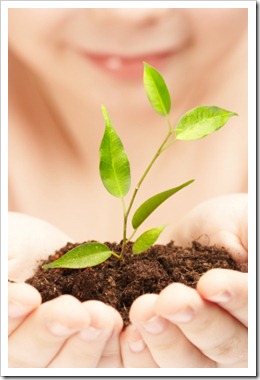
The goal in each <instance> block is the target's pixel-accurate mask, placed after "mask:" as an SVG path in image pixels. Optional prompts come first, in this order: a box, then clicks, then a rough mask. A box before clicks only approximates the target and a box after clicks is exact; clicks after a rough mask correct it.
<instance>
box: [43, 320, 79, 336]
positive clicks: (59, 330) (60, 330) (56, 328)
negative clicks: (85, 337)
mask: <svg viewBox="0 0 260 380" xmlns="http://www.w3.org/2000/svg"><path fill="white" fill-rule="evenodd" d="M48 327H49V330H50V332H51V333H52V334H53V335H56V336H67V335H71V334H73V333H74V332H75V330H72V329H70V328H69V327H67V326H63V325H61V324H59V323H51V324H49V326H48Z"/></svg>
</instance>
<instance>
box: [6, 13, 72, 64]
mask: <svg viewBox="0 0 260 380" xmlns="http://www.w3.org/2000/svg"><path fill="white" fill-rule="evenodd" d="M71 12H72V10H70V9H9V14H8V39H9V47H10V49H11V50H12V51H14V52H15V53H16V54H18V55H19V56H20V58H22V59H24V60H26V61H28V62H30V61H34V60H37V59H42V58H43V55H44V54H46V53H47V50H48V49H49V50H51V49H52V47H53V46H55V44H56V43H57V41H59V35H60V33H61V31H62V25H63V24H64V23H65V22H66V20H67V19H68V18H69V17H70V13H71Z"/></svg>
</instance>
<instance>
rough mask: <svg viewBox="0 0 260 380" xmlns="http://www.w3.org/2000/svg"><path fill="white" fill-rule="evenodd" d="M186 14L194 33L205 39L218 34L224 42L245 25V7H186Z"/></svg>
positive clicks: (240, 30) (236, 34) (198, 37)
mask: <svg viewBox="0 0 260 380" xmlns="http://www.w3.org/2000/svg"><path fill="white" fill-rule="evenodd" d="M187 15H188V16H189V19H190V24H191V26H192V28H193V33H194V35H195V36H196V37H197V39H201V40H205V41H206V40H208V41H209V37H211V36H218V39H219V40H221V41H222V43H225V41H226V40H228V39H229V38H232V37H235V36H238V35H239V34H240V33H241V32H243V31H244V29H245V27H247V9H221V8H220V9H187Z"/></svg>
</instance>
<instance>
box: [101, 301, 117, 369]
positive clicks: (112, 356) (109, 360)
mask: <svg viewBox="0 0 260 380" xmlns="http://www.w3.org/2000/svg"><path fill="white" fill-rule="evenodd" d="M110 311H111V312H112V314H113V315H114V330H113V332H112V335H111V336H110V338H109V339H108V341H107V343H106V345H105V348H104V350H103V353H102V356H101V359H100V361H99V363H98V367H99V368H121V367H123V363H122V357H121V349H120V333H121V331H122V328H123V320H122V318H121V316H120V314H119V313H118V312H117V311H116V310H115V309H113V308H112V307H110Z"/></svg>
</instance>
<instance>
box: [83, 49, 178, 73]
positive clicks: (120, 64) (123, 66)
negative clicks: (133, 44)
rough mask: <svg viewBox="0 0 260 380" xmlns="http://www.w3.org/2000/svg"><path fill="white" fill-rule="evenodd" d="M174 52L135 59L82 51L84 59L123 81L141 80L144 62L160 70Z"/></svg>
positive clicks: (145, 55) (147, 55)
mask: <svg viewBox="0 0 260 380" xmlns="http://www.w3.org/2000/svg"><path fill="white" fill-rule="evenodd" d="M173 53H174V52H173V51H167V52H162V53H155V54H144V55H138V56H133V57H126V56H121V55H109V54H94V53H88V52H85V51H81V52H80V54H81V55H82V57H83V58H85V59H86V60H88V61H89V62H91V63H92V64H93V65H94V66H95V67H96V68H98V69H100V70H102V71H104V72H106V73H107V74H109V75H113V76H115V77H118V78H122V79H129V80H132V79H139V78H140V77H141V76H142V73H143V62H144V61H145V62H147V63H149V64H150V65H152V66H154V67H156V68H157V69H160V67H161V66H162V65H163V64H164V62H166V60H167V59H168V58H169V57H170V56H171V55H173Z"/></svg>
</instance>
